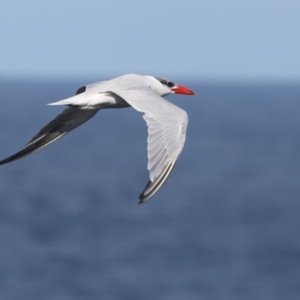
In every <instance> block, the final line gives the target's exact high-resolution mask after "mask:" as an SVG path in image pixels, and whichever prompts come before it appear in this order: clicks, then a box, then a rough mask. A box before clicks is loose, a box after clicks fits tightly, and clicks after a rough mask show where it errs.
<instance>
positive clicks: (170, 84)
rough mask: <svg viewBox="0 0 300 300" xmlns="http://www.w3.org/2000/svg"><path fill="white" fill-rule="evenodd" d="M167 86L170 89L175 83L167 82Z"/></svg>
mask: <svg viewBox="0 0 300 300" xmlns="http://www.w3.org/2000/svg"><path fill="white" fill-rule="evenodd" d="M167 86H168V87H169V88H172V87H174V86H175V83H174V82H172V81H169V82H168V83H167Z"/></svg>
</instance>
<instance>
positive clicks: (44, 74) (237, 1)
mask: <svg viewBox="0 0 300 300" xmlns="http://www.w3.org/2000/svg"><path fill="white" fill-rule="evenodd" d="M299 30H300V1H299V0H294V1H292V0H194V1H192V0H159V1H157V0H151V1H150V0H148V1H142V0H127V1H124V0H109V1H100V0H98V1H96V0H86V1H78V0H77V1H76V0H73V1H72V0H51V1H50V0H26V1H24V0H10V1H1V4H0V36H1V47H0V77H2V78H3V77H8V78H10V77H23V76H26V77H27V78H28V77H38V78H60V79H63V78H72V77H74V78H75V77H77V78H78V77H84V76H93V77H96V78H99V79H101V77H102V76H116V75H120V74H124V73H133V72H135V73H140V74H152V75H158V76H166V77H170V78H174V77H183V76H184V77H187V78H191V79H199V80H203V79H217V80H230V79H241V80H296V81H299V80H300V59H299V57H300V34H299Z"/></svg>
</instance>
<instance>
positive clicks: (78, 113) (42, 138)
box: [0, 107, 98, 165]
mask: <svg viewBox="0 0 300 300" xmlns="http://www.w3.org/2000/svg"><path fill="white" fill-rule="evenodd" d="M97 112H98V109H95V110H92V109H80V108H77V107H67V108H66V109H64V110H63V111H62V112H61V113H60V114H59V115H57V116H56V117H55V118H54V119H53V120H52V121H51V122H49V123H48V124H47V125H46V126H44V127H43V128H42V129H41V130H40V131H39V132H38V133H37V134H36V135H35V136H34V137H33V138H32V139H31V140H30V141H29V143H28V144H26V146H25V148H24V149H23V150H21V151H19V152H17V153H16V154H14V155H12V156H9V157H8V158H5V159H3V160H1V161H0V165H3V164H6V163H9V162H12V161H14V160H17V159H20V158H22V157H24V156H26V155H29V154H31V153H33V152H35V151H38V150H40V149H42V148H44V147H46V146H48V145H49V144H51V143H53V142H54V141H56V140H58V139H59V138H61V137H63V136H64V135H66V134H67V133H68V132H70V131H71V130H73V129H75V128H76V127H78V126H80V125H81V124H83V123H84V122H86V121H87V120H89V119H90V118H92V117H93V116H94V115H95V114H96V113H97Z"/></svg>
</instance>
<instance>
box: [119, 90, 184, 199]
mask: <svg viewBox="0 0 300 300" xmlns="http://www.w3.org/2000/svg"><path fill="white" fill-rule="evenodd" d="M115 93H116V94H118V95H119V96H120V97H122V98H123V99H124V100H125V101H127V102H128V103H129V104H130V105H131V106H132V107H133V108H135V109H136V110H138V111H140V112H143V113H144V119H145V121H146V123H147V126H148V139H147V141H148V148H147V150H148V170H149V173H150V174H149V175H150V181H149V183H148V184H147V186H146V188H145V189H144V191H143V193H142V194H141V195H140V203H143V202H145V201H147V200H148V199H150V198H151V197H152V196H153V195H154V194H155V193H156V192H157V191H158V190H159V189H160V187H161V186H162V185H163V183H164V182H165V181H166V179H167V178H168V176H169V174H170V173H171V171H172V169H173V167H174V165H175V162H176V160H177V158H178V156H179V154H180V153H181V151H182V148H183V146H184V142H185V136H186V129H187V123H188V118H187V114H186V112H185V111H184V110H182V109H181V108H179V107H177V106H175V105H174V104H172V103H170V102H168V101H167V100H165V99H164V98H162V97H160V96H158V95H157V94H155V93H154V92H152V91H150V90H149V89H140V90H136V89H135V90H125V91H120V92H117V91H116V92H115Z"/></svg>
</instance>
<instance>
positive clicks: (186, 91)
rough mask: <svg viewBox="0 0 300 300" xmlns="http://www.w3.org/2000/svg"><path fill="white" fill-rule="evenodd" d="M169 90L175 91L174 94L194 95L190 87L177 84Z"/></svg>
mask: <svg viewBox="0 0 300 300" xmlns="http://www.w3.org/2000/svg"><path fill="white" fill-rule="evenodd" d="M171 90H172V91H173V92H174V93H175V94H182V95H196V94H195V93H194V92H193V91H191V90H190V89H188V88H186V87H184V86H182V85H178V86H176V87H173V88H171Z"/></svg>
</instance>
